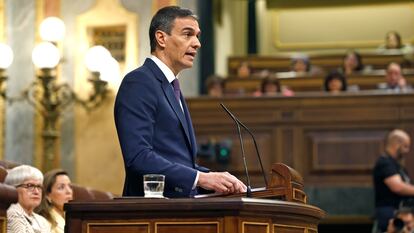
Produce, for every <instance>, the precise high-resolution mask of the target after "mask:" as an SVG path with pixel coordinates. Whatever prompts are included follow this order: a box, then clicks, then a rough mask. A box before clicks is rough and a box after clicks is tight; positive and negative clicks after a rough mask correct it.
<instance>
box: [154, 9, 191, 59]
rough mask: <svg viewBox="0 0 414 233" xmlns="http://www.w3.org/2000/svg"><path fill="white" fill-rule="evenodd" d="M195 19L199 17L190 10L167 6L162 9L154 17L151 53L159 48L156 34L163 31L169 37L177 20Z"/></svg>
mask: <svg viewBox="0 0 414 233" xmlns="http://www.w3.org/2000/svg"><path fill="white" fill-rule="evenodd" d="M185 17H193V18H194V19H196V20H197V16H196V15H194V14H193V12H192V11H191V10H189V9H185V8H181V7H179V6H167V7H164V8H161V9H159V10H158V11H157V13H155V15H154V17H152V20H151V25H150V29H149V38H150V44H151V52H154V51H155V48H156V47H157V40H156V39H155V32H156V31H157V30H161V31H163V32H165V33H167V34H168V35H170V33H171V29H172V27H173V23H174V20H175V19H176V18H185Z"/></svg>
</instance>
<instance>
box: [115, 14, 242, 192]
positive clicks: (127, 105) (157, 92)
mask: <svg viewBox="0 0 414 233" xmlns="http://www.w3.org/2000/svg"><path fill="white" fill-rule="evenodd" d="M199 35H200V28H199V26H198V22H197V18H196V16H195V15H194V14H193V13H192V12H191V11H190V10H188V9H182V8H180V7H177V6H169V7H165V8H162V9H160V10H159V11H158V12H157V13H156V14H155V15H154V17H153V18H152V21H151V25H150V29H149V36H150V43H151V54H152V56H151V57H150V58H147V59H146V60H145V63H144V64H143V65H142V66H141V67H139V68H138V69H135V70H133V71H132V72H130V73H129V74H127V75H126V76H125V78H124V79H123V81H122V84H121V86H120V88H119V91H118V94H117V98H116V101H115V111H114V114H115V124H116V128H117V132H118V138H119V142H120V144H121V149H122V154H123V158H124V164H125V172H126V177H125V183H124V191H123V195H124V196H143V194H144V192H143V175H145V174H154V173H155V174H163V175H165V177H166V178H165V187H164V196H167V197H190V196H193V195H195V194H197V189H198V188H202V189H204V190H211V191H215V192H219V193H238V192H245V191H246V186H245V185H244V184H243V183H242V182H241V181H240V180H238V179H237V178H236V177H234V176H232V175H231V174H229V173H227V172H209V170H208V169H207V168H203V167H200V166H198V165H197V164H196V149H197V145H196V140H195V136H194V130H193V126H192V122H191V117H190V114H189V112H188V108H187V105H186V103H185V100H184V98H183V96H182V93H181V91H180V89H179V83H178V79H177V78H176V76H177V75H178V73H179V72H180V71H182V70H183V69H186V68H190V67H192V65H193V62H194V58H195V56H196V54H197V49H198V48H200V47H201V44H200V41H199V39H198V37H199Z"/></svg>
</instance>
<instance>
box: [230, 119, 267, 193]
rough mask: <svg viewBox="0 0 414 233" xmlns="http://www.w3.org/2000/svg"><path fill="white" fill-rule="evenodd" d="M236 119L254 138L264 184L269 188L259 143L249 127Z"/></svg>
mask: <svg viewBox="0 0 414 233" xmlns="http://www.w3.org/2000/svg"><path fill="white" fill-rule="evenodd" d="M234 118H235V119H236V121H237V122H238V123H239V124H240V125H241V126H242V127H243V128H244V129H245V130H246V131H247V132H248V133H249V134H250V136H251V137H252V139H253V143H254V147H255V149H256V154H257V159H258V160H259V163H260V168H261V170H262V175H263V179H264V182H265V185H266V187H268V186H267V178H266V173H265V172H264V169H263V164H262V158H261V156H260V153H259V147H258V146H257V142H256V139H255V138H254V135H253V133H252V132H251V131H250V130H249V128H247V126H245V125H244V124H243V123H242V122H241V121H240V120H239V119H237V118H236V117H234Z"/></svg>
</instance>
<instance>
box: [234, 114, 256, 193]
mask: <svg viewBox="0 0 414 233" xmlns="http://www.w3.org/2000/svg"><path fill="white" fill-rule="evenodd" d="M235 123H236V126H237V134H239V141H240V146H241V152H242V157H243V165H244V172H245V173H246V179H247V192H246V197H252V187H251V185H250V176H249V171H248V170H247V162H246V156H245V155H244V145H243V144H244V143H243V138H242V135H241V132H240V124H239V123H238V122H237V121H235Z"/></svg>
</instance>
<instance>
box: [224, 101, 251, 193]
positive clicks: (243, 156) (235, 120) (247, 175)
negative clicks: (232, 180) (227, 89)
mask: <svg viewBox="0 0 414 233" xmlns="http://www.w3.org/2000/svg"><path fill="white" fill-rule="evenodd" d="M220 105H221V107H222V108H223V109H224V111H226V112H227V114H229V116H230V117H231V119H233V121H234V123H235V124H236V126H237V134H238V135H239V141H240V147H241V153H242V158H243V165H244V172H245V173H246V179H247V192H246V196H247V197H251V196H252V188H251V184H250V176H249V171H248V169H247V162H246V155H245V154H244V144H243V138H242V135H241V131H240V124H239V121H237V119H236V117H235V116H234V115H233V114H232V113H231V112H230V111H229V110H228V109H227V108H226V107H225V106H224V104H222V103H220Z"/></svg>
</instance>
